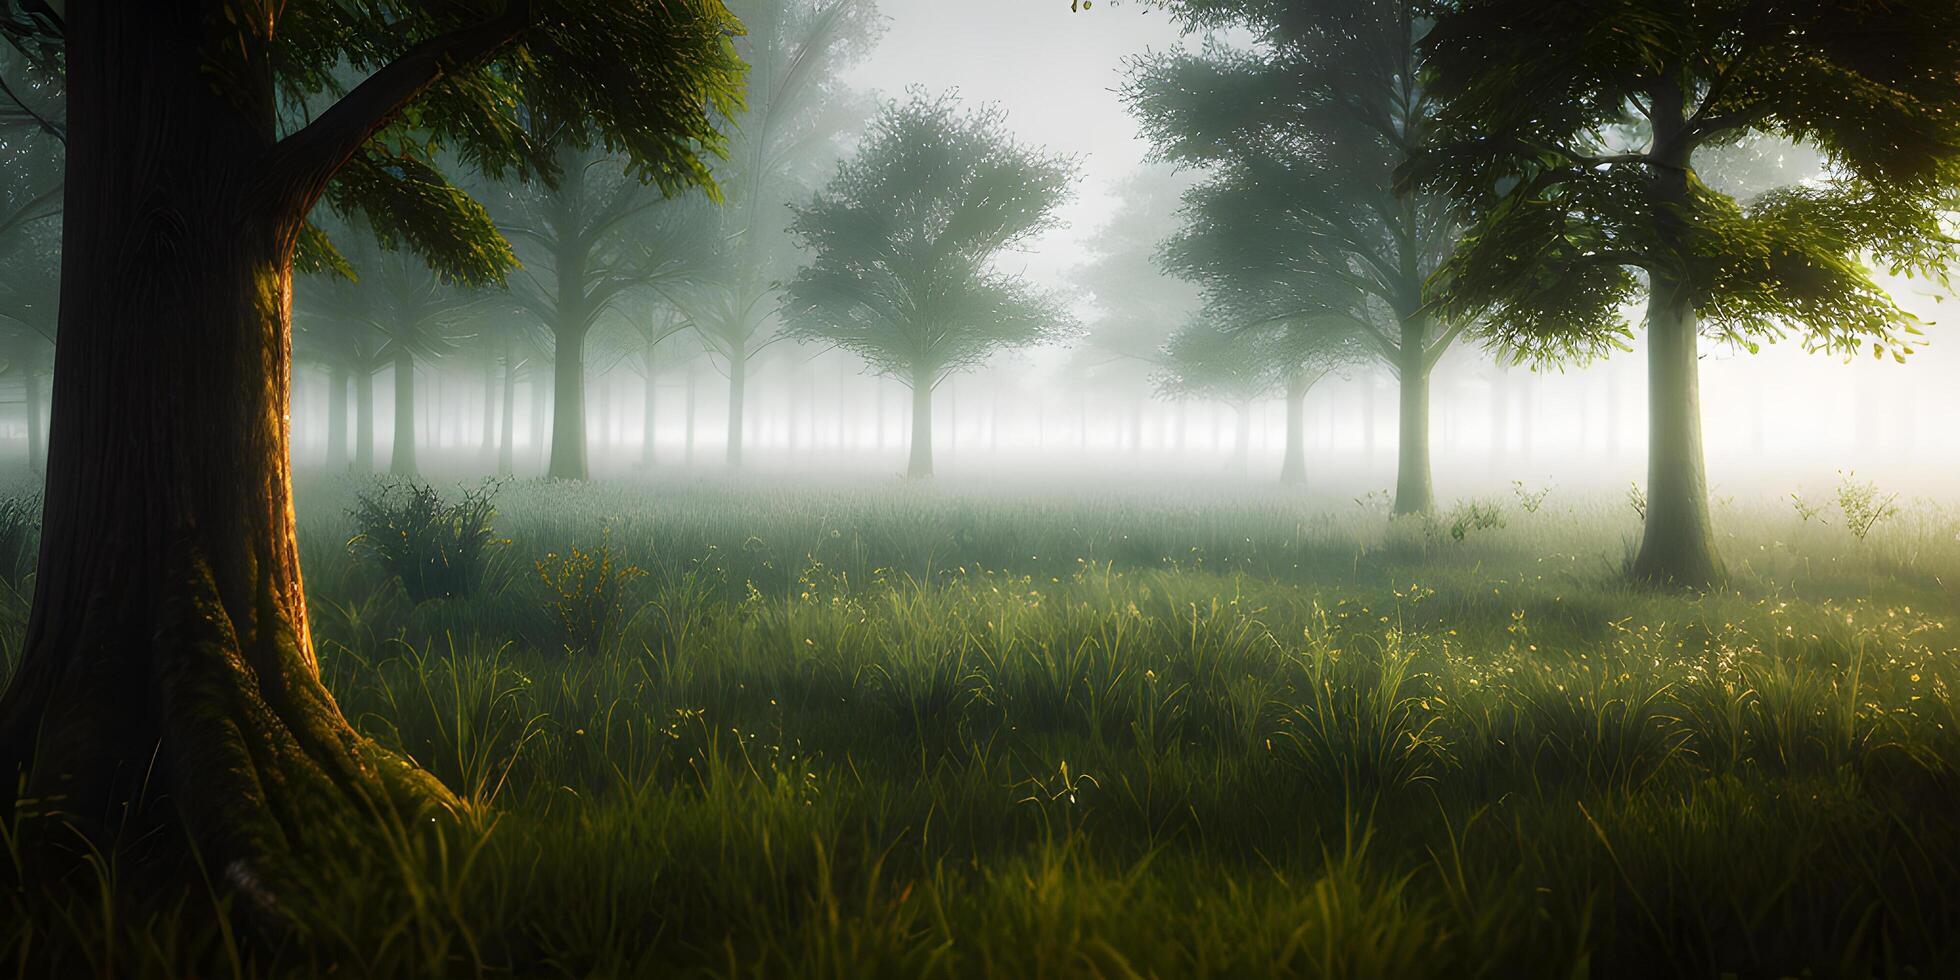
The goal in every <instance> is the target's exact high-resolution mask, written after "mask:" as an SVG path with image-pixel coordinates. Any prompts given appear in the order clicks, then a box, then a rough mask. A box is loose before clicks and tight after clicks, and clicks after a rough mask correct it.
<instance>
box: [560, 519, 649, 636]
mask: <svg viewBox="0 0 1960 980" xmlns="http://www.w3.org/2000/svg"><path fill="white" fill-rule="evenodd" d="M537 568H538V580H539V581H540V582H543V583H544V587H545V593H546V596H545V597H546V601H547V602H548V603H549V604H550V606H551V612H552V615H553V619H554V620H555V622H556V623H557V625H558V628H559V637H558V639H559V643H560V645H561V646H562V647H563V649H564V651H565V652H566V653H568V654H581V653H597V652H599V651H600V650H601V649H602V648H603V647H604V645H605V643H606V642H607V641H608V640H610V639H611V638H612V636H613V634H614V632H615V631H616V630H617V628H618V626H619V624H620V621H621V620H622V619H623V618H624V616H625V612H626V589H627V587H628V586H630V585H631V584H632V583H633V581H634V580H636V579H638V578H640V577H642V576H644V575H645V574H646V571H645V570H644V569H642V568H640V567H639V566H637V565H633V564H630V563H628V562H627V561H626V560H625V556H623V555H619V554H616V553H614V551H613V547H612V541H611V538H610V535H608V536H607V538H605V539H603V540H601V541H600V542H599V546H598V547H597V548H594V549H592V550H591V551H585V550H582V549H579V548H573V549H571V550H570V551H569V552H568V553H566V554H564V555H560V554H558V553H557V552H552V553H550V554H547V555H545V556H544V557H543V558H542V559H540V560H539V561H538V563H537Z"/></svg>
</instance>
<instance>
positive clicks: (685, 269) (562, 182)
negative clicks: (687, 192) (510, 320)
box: [500, 126, 714, 480]
mask: <svg viewBox="0 0 1960 980" xmlns="http://www.w3.org/2000/svg"><path fill="white" fill-rule="evenodd" d="M549 128H550V129H551V134H546V135H544V136H542V137H541V138H542V139H544V140H547V141H553V142H556V143H557V144H558V146H557V160H558V168H559V172H560V173H561V174H562V176H561V177H560V179H559V180H557V181H556V182H554V183H552V184H549V185H535V184H519V185H514V186H512V187H510V188H509V189H508V192H507V195H506V200H507V201H508V205H507V206H506V207H505V208H502V209H500V210H502V211H504V212H506V213H507V215H508V217H507V219H506V220H505V222H504V223H503V227H504V228H505V230H507V231H508V232H509V233H510V234H511V235H512V237H514V238H516V239H517V240H518V242H519V251H518V254H519V255H520V256H521V257H523V258H524V260H525V268H524V271H523V273H522V274H521V275H520V276H519V277H518V278H517V280H516V281H515V283H514V284H513V286H512V289H511V292H512V295H513V296H515V297H516V298H517V300H518V303H519V305H520V306H521V307H522V308H523V309H524V310H526V311H527V312H529V313H530V314H531V315H532V316H534V317H536V318H537V322H538V324H539V326H541V327H543V328H544V330H545V331H546V332H548V333H549V334H550V335H551V341H552V408H551V461H550V464H549V465H548V466H547V467H546V475H547V476H549V477H551V478H552V479H557V480H583V479H585V478H586V477H587V475H588V474H589V473H590V467H589V466H588V465H587V463H586V431H585V429H586V427H585V369H586V353H587V351H586V343H587V340H588V339H589V338H590V336H591V333H592V328H593V327H594V326H596V325H597V324H598V323H599V322H600V320H601V319H603V318H605V317H606V316H607V315H608V314H609V313H611V312H613V308H614V306H615V304H617V303H618V302H619V301H620V300H621V299H622V298H624V297H625V296H626V295H627V294H628V293H631V292H633V291H637V290H650V289H653V288H656V287H661V286H665V287H667V288H672V287H673V285H674V284H675V283H677V282H679V281H683V280H686V279H688V278H690V277H696V276H699V275H702V274H703V270H704V265H703V262H704V260H705V259H706V258H708V257H709V256H711V255H712V253H713V251H714V243H713V241H712V239H711V237H710V236H711V235H712V231H713V224H712V221H713V219H712V217H711V213H710V209H709V206H708V203H707V202H705V201H695V200H671V199H669V198H668V196H667V195H665V194H664V193H662V191H661V189H660V188H657V187H649V186H647V185H646V184H645V183H644V182H643V181H641V180H639V179H637V178H636V177H635V176H634V175H633V173H632V170H631V167H630V163H629V161H628V160H626V159H624V158H621V157H617V156H613V155H611V154H608V153H605V152H602V151H601V148H598V147H593V146H580V145H578V144H576V143H572V142H569V141H568V140H567V134H570V133H574V132H576V131H575V130H568V129H565V128H564V127H557V126H554V127H549ZM552 134H556V135H552Z"/></svg>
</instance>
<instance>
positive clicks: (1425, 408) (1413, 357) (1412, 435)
mask: <svg viewBox="0 0 1960 980" xmlns="http://www.w3.org/2000/svg"><path fill="white" fill-rule="evenodd" d="M1428 333H1429V329H1428V325H1427V322H1426V321H1425V320H1423V319H1422V318H1410V319H1408V320H1404V321H1403V327H1402V363H1401V364H1400V365H1399V370H1398V374H1399V375H1400V377H1399V379H1398V380H1399V381H1400V386H1399V387H1400V391H1401V406H1400V408H1399V418H1398V419H1397V421H1396V424H1397V426H1398V435H1397V439H1396V449H1395V455H1396V462H1395V513H1397V514H1427V513H1429V512H1430V511H1431V510H1433V509H1434V508H1435V506H1436V499H1435V495H1436V491H1435V489H1434V486H1433V485H1432V483H1431V482H1430V475H1429V358H1428V353H1427V350H1426V349H1425V342H1426V341H1427V339H1428Z"/></svg>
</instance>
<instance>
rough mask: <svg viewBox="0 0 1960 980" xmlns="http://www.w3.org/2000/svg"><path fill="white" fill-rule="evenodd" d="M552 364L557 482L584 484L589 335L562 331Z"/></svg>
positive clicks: (552, 470)
mask: <svg viewBox="0 0 1960 980" xmlns="http://www.w3.org/2000/svg"><path fill="white" fill-rule="evenodd" d="M554 347H555V348H556V353H555V354H554V356H553V357H552V364H551V464H550V465H549V466H547V467H546V468H545V475H546V476H547V477H550V478H551V479H553V480H583V479H585V478H586V476H587V475H588V472H589V471H588V470H587V469H586V464H585V331H584V330H583V329H577V328H573V327H570V326H566V327H561V328H560V329H559V331H558V336H557V343H556V344H555V345H554Z"/></svg>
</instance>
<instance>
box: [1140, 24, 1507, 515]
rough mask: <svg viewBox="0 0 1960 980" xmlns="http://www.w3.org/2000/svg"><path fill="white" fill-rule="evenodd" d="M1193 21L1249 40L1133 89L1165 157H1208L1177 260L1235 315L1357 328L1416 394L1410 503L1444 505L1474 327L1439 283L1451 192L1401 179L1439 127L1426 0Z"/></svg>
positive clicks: (1405, 391)
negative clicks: (1440, 307) (1442, 408)
mask: <svg viewBox="0 0 1960 980" xmlns="http://www.w3.org/2000/svg"><path fill="white" fill-rule="evenodd" d="M1170 6H1171V7H1172V8H1173V9H1174V10H1175V11H1176V12H1177V13H1178V14H1179V15H1180V16H1182V17H1183V18H1184V19H1185V23H1186V24H1187V26H1188V27H1190V28H1192V29H1206V30H1210V29H1217V28H1232V29H1238V30H1243V31H1250V32H1252V33H1253V34H1254V35H1255V36H1256V37H1257V39H1258V43H1257V45H1256V46H1255V47H1253V48H1251V49H1249V50H1240V49H1234V48H1231V47H1229V46H1226V45H1224V44H1222V43H1218V42H1215V41H1211V42H1207V43H1206V45H1205V46H1204V47H1203V49H1202V50H1201V51H1199V52H1198V53H1195V54H1194V53H1188V52H1171V53H1164V54H1157V55H1150V56H1146V57H1144V58H1141V59H1139V60H1138V61H1137V62H1136V63H1135V64H1134V66H1133V69H1132V75H1131V78H1130V83H1129V88H1128V93H1127V97H1128V100H1129V102H1130V105H1131V108H1132V110H1133V111H1134V112H1135V113H1136V115H1137V117H1138V118H1139V120H1140V121H1141V122H1142V125H1143V128H1144V131H1145V133H1146V134H1147V135H1148V136H1149V137H1150V139H1151V140H1152V141H1153V142H1154V143H1155V144H1156V146H1157V152H1158V154H1159V155H1161V156H1163V157H1165V158H1167V159H1169V160H1173V161H1176V162H1179V163H1183V164H1190V165H1195V166H1198V167H1201V168H1203V172H1204V174H1205V179H1204V181H1203V183H1202V184H1201V185H1200V186H1199V187H1198V188H1197V189H1195V190H1194V191H1193V192H1192V193H1191V194H1190V195H1189V196H1188V198H1187V200H1188V207H1187V212H1186V213H1187V227H1186V229H1185V232H1184V233H1183V234H1182V235H1181V236H1180V238H1179V240H1178V242H1177V243H1175V245H1174V246H1173V247H1172V248H1171V249H1170V250H1169V251H1168V253H1167V256H1166V257H1167V260H1168V262H1169V264H1170V266H1171V268H1172V269H1173V270H1174V271H1176V272H1177V273H1178V274H1180V275H1184V276H1187V277H1190V278H1192V279H1194V280H1196V281H1198V282H1200V283H1202V284H1203V285H1204V286H1205V290H1206V294H1207V296H1208V298H1209V299H1210V301H1211V302H1212V303H1213V304H1215V305H1216V306H1217V307H1218V311H1219V313H1220V315H1221V316H1223V317H1224V318H1225V319H1228V320H1230V321H1233V322H1240V323H1258V322H1262V321H1266V320H1271V321H1274V322H1306V323H1312V324H1319V325H1321V326H1324V327H1325V328H1327V329H1330V330H1333V331H1336V332H1337V333H1339V334H1343V335H1345V334H1349V333H1355V335H1356V336H1359V337H1360V338H1361V339H1362V341H1363V342H1364V343H1366V345H1367V347H1368V349H1369V351H1370V352H1371V353H1372V354H1373V355H1374V356H1375V357H1376V358H1377V359H1378V360H1379V361H1380V362H1381V363H1382V364H1384V365H1385V366H1386V367H1387V368H1388V370H1389V371H1390V372H1391V373H1392V374H1393V375H1394V376H1395V378H1396V380H1397V383H1398V385H1399V387H1400V391H1401V421H1400V431H1401V437H1400V440H1399V443H1400V450H1399V456H1398V461H1397V473H1396V481H1395V510H1396V512H1397V513H1401V514H1414V513H1423V512H1427V511H1428V510H1430V509H1431V508H1432V507H1433V506H1434V502H1435V491H1434V489H1433V486H1432V481H1431V478H1430V463H1429V416H1430V407H1429V388H1430V376H1431V374H1432V373H1433V372H1434V370H1435V367H1436V364H1437V362H1438V361H1440V360H1441V359H1442V357H1443V355H1444V354H1445V353H1447V352H1448V351H1449V349H1450V347H1451V345H1452V344H1454V343H1455V341H1456V340H1457V338H1458V337H1459V336H1460V335H1461V334H1462V333H1463V331H1464V329H1465V327H1466V326H1467V325H1468V324H1469V323H1470V319H1471V318H1470V317H1468V316H1458V317H1453V318H1448V319H1439V318H1438V317H1437V316H1436V315H1435V307H1434V306H1433V304H1432V303H1431V302H1430V301H1431V298H1432V297H1431V296H1430V295H1429V291H1428V289H1427V283H1428V281H1429V279H1430V277H1431V275H1432V274H1433V273H1434V272H1435V270H1436V268H1437V267H1438V266H1439V265H1440V264H1441V262H1442V260H1443V258H1444V257H1445V256H1446V255H1448V254H1449V250H1450V248H1451V245H1452V244H1453V242H1454V240H1455V237H1456V235H1457V233H1458V227H1457V222H1456V221H1455V220H1454V218H1453V216H1452V214H1451V202H1450V200H1449V198H1448V197H1447V195H1444V194H1441V193H1435V192H1428V191H1424V190H1421V189H1417V188H1411V187H1408V186H1405V185H1400V184H1398V182H1397V179H1396V176H1397V172H1398V170H1399V169H1400V168H1401V167H1402V166H1403V165H1404V164H1406V163H1407V162H1408V161H1409V160H1410V158H1411V155H1412V154H1413V153H1415V152H1416V151H1418V150H1420V149H1421V148H1422V147H1424V146H1425V145H1427V143H1428V142H1429V141H1430V139H1431V138H1432V133H1433V129H1434V124H1435V110H1434V103H1433V101H1432V100H1431V98H1430V95H1429V93H1428V91H1427V90H1426V89H1425V87H1424V85H1423V84H1422V78H1423V74H1424V72H1425V70H1426V69H1425V67H1424V64H1423V58H1422V55H1421V51H1420V49H1419V47H1418V42H1419V41H1420V39H1421V38H1422V36H1423V35H1424V33H1425V31H1426V30H1427V26H1428V24H1427V21H1426V20H1425V19H1424V18H1423V17H1421V16H1420V14H1419V10H1420V9H1421V7H1422V6H1423V4H1422V0H1175V2H1172V3H1171V4H1170Z"/></svg>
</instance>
